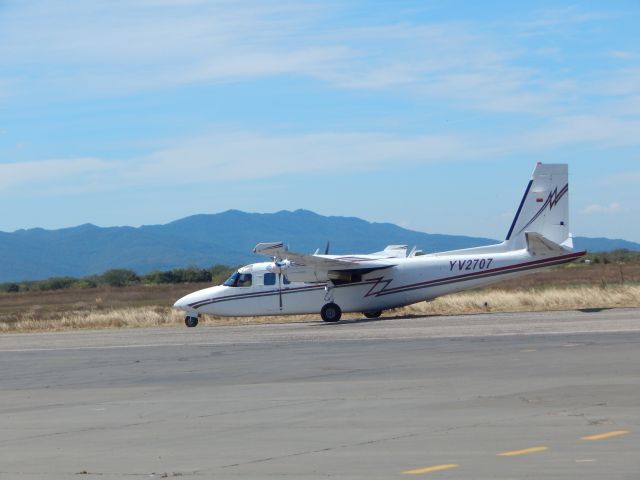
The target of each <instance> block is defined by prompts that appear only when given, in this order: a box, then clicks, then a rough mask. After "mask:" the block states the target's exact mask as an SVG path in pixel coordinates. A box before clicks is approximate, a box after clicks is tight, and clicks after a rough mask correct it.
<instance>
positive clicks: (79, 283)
mask: <svg viewBox="0 0 640 480" xmlns="http://www.w3.org/2000/svg"><path fill="white" fill-rule="evenodd" d="M585 262H587V263H591V264H599V263H604V264H608V263H618V264H621V263H640V252H634V251H631V250H626V249H620V250H614V251H611V252H594V253H589V254H587V256H586V257H585V258H583V259H582V260H581V263H585ZM235 270H236V267H229V266H228V265H214V266H212V267H211V268H198V267H187V268H174V269H172V270H164V271H162V270H154V271H152V272H149V273H146V274H144V275H138V274H137V273H136V272H134V271H133V270H128V269H125V268H114V269H112V270H107V271H106V272H104V273H103V274H101V275H89V276H87V277H82V278H75V277H52V278H48V279H46V280H32V281H25V282H8V283H2V284H0V292H9V293H12V292H31V291H45V290H61V289H66V288H98V287H127V286H130V285H141V284H142V285H159V284H171V283H205V282H207V283H213V284H215V285H218V284H221V283H222V282H224V280H225V279H226V278H227V277H228V276H229V275H231V273H233V272H234V271H235Z"/></svg>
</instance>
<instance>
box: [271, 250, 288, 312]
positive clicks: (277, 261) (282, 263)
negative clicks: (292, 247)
mask: <svg viewBox="0 0 640 480" xmlns="http://www.w3.org/2000/svg"><path fill="white" fill-rule="evenodd" d="M273 263H274V265H275V267H276V268H275V270H276V271H277V275H278V304H279V305H280V310H282V269H283V268H287V266H288V265H289V262H288V261H287V260H283V259H282V258H280V257H273Z"/></svg>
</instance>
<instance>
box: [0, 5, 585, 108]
mask: <svg viewBox="0 0 640 480" xmlns="http://www.w3.org/2000/svg"><path fill="white" fill-rule="evenodd" d="M564 14H566V12H564ZM339 15H340V10H339V7H337V6H335V5H333V6H331V5H329V6H322V5H321V4H320V5H317V4H316V5H312V4H308V3H304V4H295V3H278V2H270V3H263V2H211V3H210V2H198V1H192V2H189V3H184V2H173V1H161V2H149V1H144V0H137V1H129V2H100V1H98V2H81V3H73V4H62V5H61V4H60V3H59V2H53V1H46V0H41V1H36V2H33V3H29V4H22V5H20V6H18V7H15V6H14V7H13V8H12V9H8V10H7V11H6V12H5V20H4V22H3V23H4V24H3V23H2V22H0V58H3V59H4V62H5V63H6V64H7V65H9V66H11V67H13V69H14V70H15V71H17V72H21V76H22V78H21V80H22V82H21V83H22V84H23V91H29V93H30V95H33V94H34V92H38V91H39V92H41V93H47V92H50V91H51V90H52V89H55V90H57V91H59V92H63V93H64V94H65V95H77V94H85V95H88V94H90V95H93V94H112V93H129V92H137V91H145V90H149V89H157V88H167V87H174V86H180V85H188V84H193V83H203V82H209V83H211V82H220V81H224V82H227V81H235V80H238V79H254V78H258V77H261V76H273V75H302V76H306V77H312V78H316V79H320V80H323V81H326V82H328V83H330V84H332V85H334V86H336V87H339V88H348V89H395V90H403V91H411V92H413V93H414V94H418V95H422V96H426V97H432V98H437V99H443V98H444V99H447V100H448V101H450V102H452V104H453V105H457V106H458V107H459V108H462V109H478V110H483V111H491V112H527V113H537V114H541V113H549V112H550V111H552V110H557V109H558V107H559V106H562V105H564V104H565V103H566V100H567V98H568V96H567V95H565V93H566V91H565V90H564V89H562V88H559V85H562V83H561V82H558V81H557V80H556V81H550V79H546V80H544V78H541V76H540V72H539V71H537V70H535V69H532V68H524V67H523V66H522V65H521V62H520V59H521V57H523V56H526V54H527V52H526V50H523V49H522V47H519V46H516V45H512V44H508V43H505V42H504V41H503V40H504V39H501V38H500V37H499V36H498V35H492V34H489V33H480V31H481V29H482V26H480V25H473V24H468V23H467V24H464V25H462V24H455V23H444V24H409V23H402V24H399V23H389V24H386V25H385V24H382V25H379V26H375V27H371V26H362V27H357V26H349V27H345V26H337V25H335V23H336V22H335V17H336V16H339ZM552 17H553V18H556V17H558V18H561V17H562V15H555V14H554V15H552ZM571 17H575V18H576V19H579V21H586V19H585V18H583V17H584V15H583V16H582V17H581V14H580V12H578V11H577V10H576V9H572V10H571ZM545 21H546V20H545ZM576 21H578V20H576ZM34 69H36V70H37V72H34V71H33V70H34Z"/></svg>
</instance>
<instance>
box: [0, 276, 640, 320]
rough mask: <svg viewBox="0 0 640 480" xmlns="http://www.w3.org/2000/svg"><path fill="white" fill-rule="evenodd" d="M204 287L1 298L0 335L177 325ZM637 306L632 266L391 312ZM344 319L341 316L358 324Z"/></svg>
mask: <svg viewBox="0 0 640 480" xmlns="http://www.w3.org/2000/svg"><path fill="white" fill-rule="evenodd" d="M205 287H206V284H202V283H197V284H175V285H136V286H131V287H123V288H107V287H103V288H90V289H67V290H53V291H45V292H21V293H2V294H0V332H27V331H47V330H67V329H78V328H133V327H150V326H160V325H180V324H182V322H183V314H182V313H181V312H178V311H175V310H173V309H172V308H171V305H172V304H173V302H174V301H175V300H176V299H178V298H180V297H181V296H183V295H185V294H186V293H188V292H191V291H193V290H196V289H200V288H205ZM611 307H640V265H639V264H620V265H618V264H595V265H594V264H591V265H585V264H570V265H566V266H563V267H557V268H552V269H548V270H543V271H540V272H537V273H533V274H531V275H529V276H525V277H522V278H520V279H515V280H510V281H508V282H503V283H500V284H496V285H494V286H492V287H489V288H486V289H482V290H473V291H468V292H463V293H459V294H455V295H448V296H445V297H441V298H438V299H436V300H435V301H433V302H429V303H426V302H422V303H419V304H416V305H412V306H409V307H405V308H402V309H399V310H395V311H392V312H386V314H385V315H388V316H398V315H450V314H463V313H480V312H498V311H500V312H505V311H538V310H567V309H586V308H611ZM360 317H361V315H359V314H347V315H345V316H344V318H360ZM318 319H319V316H318V315H305V316H289V317H247V318H233V317H231V318H217V317H209V316H206V317H204V318H203V319H202V320H201V321H202V323H203V324H210V325H213V324H215V325H229V324H243V323H267V322H285V321H294V322H295V321H298V322H299V321H311V320H313V321H317V320H318Z"/></svg>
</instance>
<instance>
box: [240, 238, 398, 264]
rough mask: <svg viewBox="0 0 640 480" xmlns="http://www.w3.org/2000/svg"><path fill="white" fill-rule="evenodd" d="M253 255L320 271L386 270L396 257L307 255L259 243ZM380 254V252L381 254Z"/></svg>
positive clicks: (281, 246) (277, 245) (276, 243)
mask: <svg viewBox="0 0 640 480" xmlns="http://www.w3.org/2000/svg"><path fill="white" fill-rule="evenodd" d="M253 252H254V253H259V254H261V255H267V256H269V257H277V258H280V259H283V260H289V261H290V262H292V263H295V264H296V265H300V266H307V267H313V268H316V269H322V270H362V269H378V268H387V267H393V266H394V265H397V262H394V260H396V259H397V257H394V256H391V255H389V256H388V257H386V258H385V257H380V256H379V254H376V255H345V256H340V255H307V254H304V253H295V252H290V251H289V250H288V249H287V248H286V247H285V245H284V243H282V242H273V243H259V244H258V245H256V246H255V248H254V249H253ZM381 253H382V252H381Z"/></svg>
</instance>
